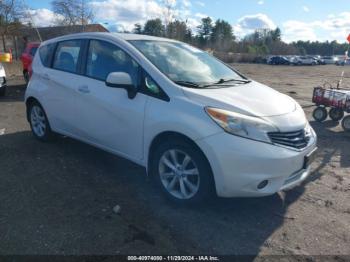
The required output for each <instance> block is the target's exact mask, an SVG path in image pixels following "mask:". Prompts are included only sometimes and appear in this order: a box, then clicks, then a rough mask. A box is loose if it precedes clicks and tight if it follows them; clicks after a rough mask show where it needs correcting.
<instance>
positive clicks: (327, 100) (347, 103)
mask: <svg viewBox="0 0 350 262" xmlns="http://www.w3.org/2000/svg"><path fill="white" fill-rule="evenodd" d="M312 102H314V103H315V104H316V106H317V108H316V109H315V110H314V112H313V117H314V119H315V120H316V121H318V122H323V121H325V120H326V119H327V116H328V114H329V117H330V118H331V119H332V120H333V121H336V122H337V121H340V120H342V119H343V121H342V126H343V128H344V130H345V131H350V115H349V116H346V117H344V115H345V114H344V112H347V113H350V89H326V88H324V87H316V88H314V93H313V97H312ZM327 107H330V110H329V113H328V112H327Z"/></svg>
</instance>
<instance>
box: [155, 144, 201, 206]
mask: <svg viewBox="0 0 350 262" xmlns="http://www.w3.org/2000/svg"><path fill="white" fill-rule="evenodd" d="M158 168H159V175H160V180H161V182H162V184H163V186H164V188H165V189H166V191H167V192H168V193H169V194H171V195H172V196H174V197H175V198H177V199H182V200H183V199H190V198H192V197H194V196H195V195H196V194H197V192H198V190H199V185H200V176H199V170H198V168H197V165H196V163H195V162H194V160H193V159H192V158H191V156H189V155H188V154H187V153H185V152H183V151H181V150H177V149H171V150H168V151H166V152H164V153H163V155H162V157H161V158H160V161H159V167H158Z"/></svg>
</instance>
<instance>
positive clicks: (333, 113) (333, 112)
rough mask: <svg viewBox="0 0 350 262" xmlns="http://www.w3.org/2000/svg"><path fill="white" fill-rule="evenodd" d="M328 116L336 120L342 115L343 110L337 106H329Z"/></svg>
mask: <svg viewBox="0 0 350 262" xmlns="http://www.w3.org/2000/svg"><path fill="white" fill-rule="evenodd" d="M329 117H330V118H331V119H332V120H333V121H336V122H338V121H339V120H341V119H342V118H343V117H344V111H343V110H341V109H338V108H331V110H329Z"/></svg>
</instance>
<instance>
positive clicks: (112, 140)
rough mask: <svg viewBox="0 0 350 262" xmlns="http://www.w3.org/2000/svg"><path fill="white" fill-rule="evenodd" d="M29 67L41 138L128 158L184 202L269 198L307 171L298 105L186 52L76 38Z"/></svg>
mask: <svg viewBox="0 0 350 262" xmlns="http://www.w3.org/2000/svg"><path fill="white" fill-rule="evenodd" d="M32 66H33V75H32V78H31V80H30V82H29V84H28V88H27V90H26V94H25V103H26V107H27V119H28V121H29V123H30V126H31V129H32V132H33V135H34V137H35V138H37V139H38V140H41V141H47V140H49V138H50V136H52V133H53V132H56V133H60V134H63V135H66V136H69V137H72V138H75V139H78V140H81V141H83V142H85V143H88V144H90V145H94V146H96V147H99V148H101V149H104V150H106V151H109V152H111V153H114V154H117V155H120V156H122V157H125V158H127V159H130V160H132V161H134V162H136V163H138V164H140V165H142V166H144V167H145V168H146V170H147V172H148V174H149V175H150V176H151V177H152V178H154V180H155V182H156V183H157V185H158V186H159V189H160V190H161V191H163V192H164V194H165V195H166V196H167V197H168V198H170V199H172V200H174V201H176V202H178V203H197V202H203V201H204V200H205V199H206V198H207V197H208V196H210V195H211V194H212V193H214V192H216V193H217V195H219V196H221V197H254V196H255V197H257V196H266V195H271V194H274V193H276V192H278V191H280V190H284V189H289V188H292V187H294V186H296V185H298V184H299V183H301V182H302V181H304V180H305V179H306V178H307V177H308V175H309V173H310V163H311V162H312V160H313V159H314V156H315V154H314V153H315V151H316V140H317V139H316V134H315V132H314V130H313V129H312V127H311V126H310V124H309V122H308V120H307V119H306V116H305V113H304V111H303V109H302V108H301V106H300V105H299V104H298V103H297V102H296V101H295V100H294V99H292V98H291V97H289V96H287V95H284V94H281V93H279V92H277V91H276V90H274V89H272V88H270V87H267V86H265V85H263V84H260V83H257V82H255V81H253V80H251V79H248V78H246V77H245V76H243V75H242V74H240V73H238V72H237V71H235V70H234V69H233V68H231V67H228V66H227V65H226V64H224V63H223V62H221V61H219V60H217V59H216V58H213V57H212V56H211V55H209V54H208V53H206V52H204V51H202V50H200V49H197V48H195V47H193V46H190V45H188V44H185V43H182V42H178V41H175V40H170V39H165V38H158V37H151V36H143V35H135V34H112V33H82V34H72V35H68V36H63V37H60V38H56V39H51V40H49V41H47V42H44V43H43V44H42V45H41V47H40V48H39V51H38V52H37V54H36V55H35V58H34V61H33V64H32Z"/></svg>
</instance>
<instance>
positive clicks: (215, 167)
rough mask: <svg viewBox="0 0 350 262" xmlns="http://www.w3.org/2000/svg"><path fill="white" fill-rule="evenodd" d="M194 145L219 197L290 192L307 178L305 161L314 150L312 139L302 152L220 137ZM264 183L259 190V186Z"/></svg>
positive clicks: (255, 195)
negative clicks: (202, 155) (205, 160)
mask: <svg viewBox="0 0 350 262" xmlns="http://www.w3.org/2000/svg"><path fill="white" fill-rule="evenodd" d="M197 144H198V145H199V146H200V148H201V149H202V150H203V151H204V153H205V155H206V156H207V158H208V160H209V163H210V165H211V167H212V171H213V175H214V180H215V186H216V192H217V195H218V196H220V197H260V196H267V195H272V194H274V193H276V192H278V191H281V190H285V189H290V188H292V187H294V186H296V185H298V184H300V183H301V182H302V181H303V180H305V179H306V178H307V176H308V175H309V174H310V167H306V169H304V168H305V167H304V161H305V157H306V156H307V155H308V154H310V152H312V151H314V150H315V149H316V135H315V134H314V137H313V138H312V140H311V141H310V143H309V145H308V147H307V148H306V149H304V150H303V151H294V150H291V149H288V148H283V147H279V146H275V145H271V144H266V143H261V142H257V141H253V140H249V139H244V138H239V137H237V136H233V135H230V134H227V133H220V134H217V135H214V136H211V137H208V138H205V139H202V140H200V141H197ZM263 181H268V183H267V185H266V186H265V187H263V188H261V189H259V184H260V183H262V182H263Z"/></svg>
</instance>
